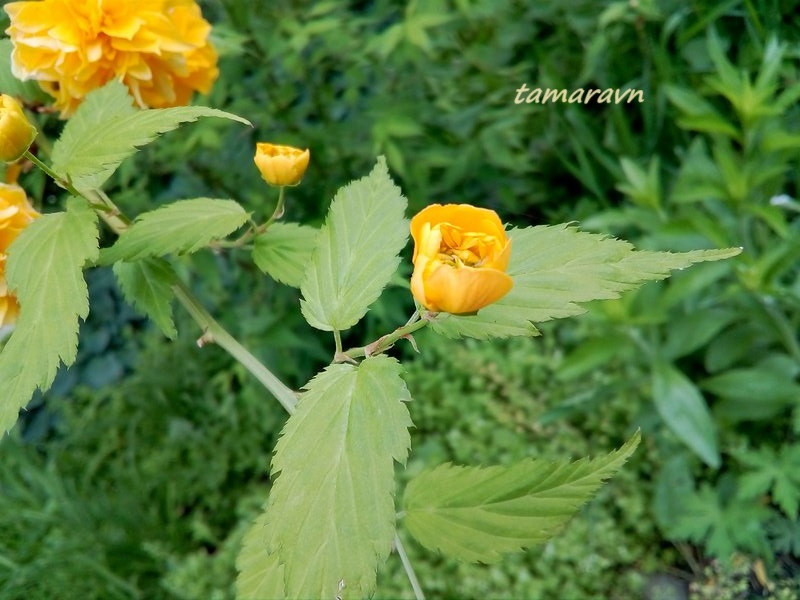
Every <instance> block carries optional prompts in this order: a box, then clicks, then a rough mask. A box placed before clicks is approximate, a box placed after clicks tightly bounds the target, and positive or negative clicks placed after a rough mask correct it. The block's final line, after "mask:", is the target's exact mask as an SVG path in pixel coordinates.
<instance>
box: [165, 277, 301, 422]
mask: <svg viewBox="0 0 800 600" xmlns="http://www.w3.org/2000/svg"><path fill="white" fill-rule="evenodd" d="M172 290H173V292H174V293H175V296H176V297H177V298H178V301H179V302H180V303H181V304H182V305H183V307H184V308H185V309H186V310H187V311H188V312H189V314H190V315H191V316H192V318H193V319H194V320H195V322H197V324H198V325H200V327H201V329H202V330H203V337H201V338H200V341H201V342H202V341H203V340H205V341H209V342H214V343H216V344H217V345H219V346H220V347H221V348H223V349H224V350H225V351H227V352H228V354H230V355H231V356H232V357H233V358H235V359H236V360H238V361H239V362H240V363H241V364H242V366H243V367H244V368H245V369H247V370H248V371H250V373H251V374H252V375H253V376H254V377H255V378H256V379H258V381H260V382H261V384H262V385H263V386H264V387H265V388H267V390H268V391H269V392H270V393H272V395H273V396H275V398H276V399H277V400H278V402H280V403H281V405H282V406H283V408H285V409H286V412H288V413H289V414H290V415H292V414H294V412H295V408H296V406H297V395H296V394H295V393H294V392H293V391H292V390H291V389H289V388H288V387H286V386H285V385H284V384H283V382H282V381H281V380H280V379H278V378H277V377H276V376H275V375H273V374H272V371H270V370H269V369H268V368H267V367H265V366H264V365H263V364H262V363H261V361H259V360H258V359H257V358H256V357H255V356H253V355H252V354H251V353H250V351H249V350H247V348H245V347H244V346H242V345H241V344H240V343H239V342H238V341H237V340H236V338H234V337H233V336H232V335H231V334H230V333H228V331H227V330H226V329H225V328H224V327H223V326H222V325H220V324H219V323H218V322H217V321H216V320H215V319H214V317H212V316H211V315H210V314H209V312H208V311H207V310H206V309H205V308H204V307H203V306H202V305H201V304H200V303H199V302H198V301H197V299H196V298H195V297H194V296H193V295H192V293H191V291H190V290H189V288H187V287H186V284H184V283H183V282H181V281H179V282H178V283H176V284H175V285H174V286H173V287H172Z"/></svg>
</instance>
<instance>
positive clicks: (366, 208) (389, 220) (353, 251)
mask: <svg viewBox="0 0 800 600" xmlns="http://www.w3.org/2000/svg"><path fill="white" fill-rule="evenodd" d="M405 209H406V199H405V198H404V197H403V195H402V194H401V192H400V188H398V187H397V186H396V185H395V184H394V182H392V179H391V178H390V177H389V170H388V169H387V167H386V160H385V159H384V158H383V157H380V158H379V159H378V164H377V165H375V168H374V169H373V170H372V172H371V173H370V174H369V175H367V176H366V177H362V178H361V179H359V180H357V181H354V182H352V183H349V184H348V185H346V186H344V187H343V188H341V189H340V190H339V191H338V192H337V193H336V197H335V198H334V199H333V203H332V204H331V208H330V211H329V212H328V217H327V219H326V220H325V225H324V226H323V227H322V230H321V231H320V233H319V237H318V238H317V246H316V248H315V249H314V254H313V257H312V261H311V265H310V266H309V268H308V271H307V273H306V278H305V280H304V281H303V285H302V287H301V290H302V292H303V300H302V302H301V307H302V310H303V315H304V316H305V318H306V320H307V321H308V322H309V323H310V324H311V325H312V326H313V327H316V328H317V329H323V330H325V331H331V330H334V329H336V330H342V329H347V328H349V327H352V326H353V325H355V324H356V323H357V322H358V320H359V319H360V318H361V317H363V316H364V315H365V314H366V312H367V309H368V308H369V305H370V304H372V303H373V302H374V301H375V300H377V299H378V296H379V295H380V293H381V291H382V290H383V288H384V287H385V286H386V284H387V283H388V282H389V280H390V279H391V277H392V274H393V273H394V272H395V270H396V269H397V265H398V264H399V262H400V258H399V257H398V254H399V253H400V251H401V250H402V249H403V246H405V244H406V239H407V238H408V221H406V219H405V218H404V217H403V214H404V212H405Z"/></svg>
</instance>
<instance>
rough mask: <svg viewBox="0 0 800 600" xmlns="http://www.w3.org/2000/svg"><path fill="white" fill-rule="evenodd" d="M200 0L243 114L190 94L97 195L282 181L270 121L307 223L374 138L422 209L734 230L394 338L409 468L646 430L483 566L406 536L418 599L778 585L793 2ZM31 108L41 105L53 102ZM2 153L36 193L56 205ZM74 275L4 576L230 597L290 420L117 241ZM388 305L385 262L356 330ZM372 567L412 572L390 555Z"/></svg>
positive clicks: (370, 324)
mask: <svg viewBox="0 0 800 600" xmlns="http://www.w3.org/2000/svg"><path fill="white" fill-rule="evenodd" d="M203 6H204V11H205V14H206V15H207V16H208V17H209V18H210V19H211V20H212V21H213V22H214V23H215V25H216V27H215V36H216V39H217V44H218V47H219V48H220V49H221V50H222V53H223V58H222V63H221V72H222V75H221V80H220V81H219V82H218V83H217V85H216V86H215V88H214V90H213V92H212V93H211V95H210V97H208V98H204V99H202V103H203V104H207V105H208V106H212V107H214V108H219V109H223V110H227V111H230V112H233V113H235V114H239V115H242V116H244V117H246V118H248V119H249V120H250V121H252V122H253V123H254V124H255V125H256V129H255V131H248V130H246V129H245V128H242V127H226V126H225V124H224V123H223V122H216V120H213V119H211V120H206V121H204V122H201V123H198V124H194V125H190V126H187V127H186V128H185V129H183V130H182V132H183V134H182V135H177V134H167V135H165V136H164V138H163V139H161V140H159V141H158V142H157V143H156V144H154V145H152V146H149V147H147V148H146V149H145V150H144V151H143V152H141V153H140V154H139V155H137V156H135V157H133V158H132V159H129V160H128V161H127V162H125V163H124V164H123V166H122V168H121V169H120V171H119V172H118V173H117V174H116V175H114V176H113V178H112V180H111V182H110V186H109V187H108V191H109V193H110V194H111V195H112V196H113V197H114V198H115V200H117V201H118V203H119V204H120V205H122V207H123V208H124V209H125V210H126V211H127V212H129V213H131V214H136V213H138V212H141V211H143V210H146V209H150V208H152V207H153V205H154V204H156V205H157V204H159V203H163V202H166V201H168V200H174V199H176V198H187V197H196V196H199V197H208V198H224V197H235V198H237V199H238V200H239V201H240V202H242V203H243V205H244V206H245V207H246V208H247V209H248V210H253V211H255V212H256V214H257V215H258V216H265V215H269V214H270V213H271V212H272V208H273V206H274V202H275V195H274V194H272V193H271V190H269V189H267V188H266V187H265V186H264V185H263V183H262V182H261V181H260V177H259V176H258V173H257V171H256V170H255V169H254V168H253V165H252V148H253V146H254V143H255V140H257V139H258V140H267V139H268V140H275V141H279V142H283V143H289V144H294V145H298V146H302V147H309V148H310V149H311V154H312V162H311V167H310V168H309V171H308V174H307V176H306V178H305V180H304V182H303V185H302V186H300V187H298V188H295V189H292V190H291V193H290V194H289V205H288V216H289V218H290V219H291V220H292V221H303V222H308V223H310V224H317V225H318V224H319V223H320V221H321V217H322V215H323V214H324V212H325V211H326V210H327V207H328V205H329V202H330V200H331V199H332V197H333V194H334V192H335V190H336V189H337V188H338V187H339V186H341V185H342V184H344V183H346V182H347V181H349V180H351V179H354V178H356V177H360V176H362V175H363V174H365V173H367V172H368V171H369V170H370V168H371V167H372V165H373V164H374V160H375V156H376V155H377V154H385V155H386V157H387V161H388V166H389V170H390V172H391V173H392V176H393V177H394V178H395V180H396V181H397V182H398V184H399V185H400V187H401V189H402V191H403V194H404V195H405V196H406V197H407V198H408V199H409V204H410V206H409V208H410V211H412V212H413V211H416V210H418V209H419V208H421V207H423V206H424V205H426V204H428V203H431V202H443V203H444V202H471V203H474V204H477V205H482V206H488V207H490V208H494V209H496V210H498V211H499V212H500V213H501V215H503V217H504V218H505V219H506V220H508V221H510V222H514V223H515V224H517V225H525V224H532V225H535V224H542V223H554V222H558V221H568V220H576V221H578V222H579V223H580V226H581V227H582V228H584V229H591V230H595V231H598V232H607V233H612V234H615V235H619V236H621V237H624V238H626V239H629V240H631V241H633V242H634V243H635V245H636V246H637V247H638V248H643V249H652V250H689V249H694V248H704V247H716V246H731V245H736V246H743V247H744V248H745V252H744V254H743V255H742V256H741V257H740V258H738V259H736V260H734V261H726V262H724V263H716V264H710V265H701V266H696V267H693V268H692V269H691V270H690V271H688V272H687V273H686V274H684V275H682V276H678V277H675V278H673V279H672V280H671V281H670V282H669V283H665V284H661V283H659V284H649V285H647V286H646V287H644V288H643V289H642V290H640V291H639V292H637V293H635V294H629V295H627V296H626V297H625V298H623V299H622V300H619V301H609V302H604V303H598V304H597V305H596V306H595V307H593V310H592V311H591V313H590V314H589V315H587V316H584V317H580V318H578V319H573V320H569V321H563V322H560V323H558V324H556V325H551V326H546V327H543V336H542V337H541V338H538V339H534V340H513V341H508V342H492V343H477V342H474V341H469V340H465V341H448V340H445V339H441V338H438V337H436V336H434V335H432V333H431V332H426V333H425V334H424V336H420V339H419V342H420V346H421V348H422V350H423V353H422V354H421V355H419V356H415V357H414V359H413V360H412V361H411V362H410V363H409V362H407V363H406V364H408V372H407V374H406V376H405V378H406V381H407V384H408V387H409V390H410V392H411V394H412V396H413V397H414V398H415V401H414V402H412V403H410V404H409V410H410V412H411V417H412V419H413V421H414V423H415V425H416V429H414V430H412V447H413V448H414V452H413V453H412V460H411V462H410V464H409V466H408V471H407V473H406V474H402V475H401V476H402V477H407V476H411V475H413V474H415V473H417V472H419V471H420V470H421V469H422V468H423V466H425V465H428V464H432V463H434V462H441V461H445V460H452V461H454V462H457V463H484V464H489V463H493V464H503V463H504V462H510V461H511V460H515V459H520V458H523V457H545V458H562V457H564V456H567V455H569V456H583V455H587V454H594V453H597V452H599V451H607V450H609V449H611V448H612V447H618V446H619V445H620V444H621V442H622V441H623V440H624V439H626V438H627V437H629V436H630V434H631V433H632V431H633V430H635V429H636V428H637V427H641V428H642V432H643V439H644V440H645V443H644V444H643V446H642V447H640V450H639V452H638V453H637V454H636V455H635V457H634V459H633V461H632V462H631V463H630V464H629V465H628V467H627V468H626V469H623V470H622V472H621V473H620V475H618V476H617V477H616V478H615V479H614V481H613V483H612V484H611V485H609V486H607V487H606V488H604V489H603V490H602V492H601V493H600V496H599V498H598V499H597V500H596V501H595V502H593V503H592V504H591V505H590V506H589V507H588V508H587V509H586V510H584V511H583V513H582V514H581V515H580V517H579V518H577V519H575V520H573V521H572V522H571V523H570V524H569V525H568V527H567V529H566V530H565V531H564V533H563V534H562V535H561V536H560V537H557V538H555V539H554V540H553V541H551V542H550V543H548V544H547V545H545V546H543V547H540V548H535V549H533V550H531V551H528V552H527V553H525V554H523V555H518V556H514V557H511V558H509V559H506V560H504V561H503V562H501V563H498V564H495V565H492V566H475V565H459V564H457V563H454V562H450V561H447V560H444V559H442V558H440V557H437V556H435V555H432V554H431V553H429V552H427V551H423V550H421V549H419V548H418V547H416V546H414V545H413V544H411V543H409V544H408V545H409V546H410V548H409V550H410V551H411V552H412V554H413V555H414V556H413V557H412V558H413V559H414V563H415V565H417V569H418V575H419V576H420V579H421V580H422V581H423V585H424V586H425V588H426V590H428V592H429V594H430V596H431V597H442V598H449V597H530V598H536V597H542V598H547V597H553V596H554V595H556V594H558V595H559V597H563V598H568V599H572V598H575V599H580V598H594V597H605V598H629V597H634V596H639V597H641V596H642V595H644V596H645V597H649V598H685V597H687V596H688V595H691V596H692V597H694V598H698V599H699V598H747V597H753V596H756V597H773V598H791V597H795V596H796V595H797V594H798V583H797V581H798V575H797V574H798V571H800V562H798V561H800V524H799V523H798V503H799V502H800V479H798V475H797V474H798V473H800V469H798V466H800V450H798V448H800V445H799V443H798V433H800V405H798V399H800V393H798V392H800V388H798V383H797V376H798V373H799V372H800V346H798V339H797V331H798V327H799V326H800V278H798V253H800V244H798V240H800V235H798V233H800V232H798V227H800V222H799V221H798V219H797V214H798V212H800V204H799V203H798V201H797V198H798V193H799V192H798V180H797V177H798V175H797V174H798V170H797V166H798V165H797V162H798V161H797V159H798V152H797V150H798V147H799V146H800V122H799V120H800V114H799V113H798V108H797V100H798V98H800V80H799V78H798V65H799V61H798V59H800V45H799V42H800V16H798V14H799V12H800V11H797V10H796V9H797V3H795V2H788V1H787V2H781V1H777V0H775V1H758V0H752V1H745V2H738V1H730V2H723V3H709V4H703V3H693V2H686V1H678V0H675V1H662V2H652V1H641V2H638V3H627V2H602V3H598V2H589V1H588V0H579V1H577V2H571V3H566V4H562V3H557V2H543V3H522V4H521V3H518V2H514V1H512V0H497V1H495V0H476V1H467V0H450V1H444V0H441V1H438V0H434V1H432V2H425V3H422V2H409V3H401V2H392V1H388V0H375V1H373V2H344V1H337V0H331V1H323V2H310V1H309V2H290V1H288V0H285V1H277V2H269V3H267V2H258V3H251V2H244V1H242V0H214V1H209V2H205V3H203ZM522 83H527V84H528V85H529V87H534V86H536V87H553V88H562V87H563V88H568V89H575V88H578V87H587V88H588V87H592V88H594V87H597V88H606V87H614V88H624V87H634V88H638V89H642V90H644V93H645V102H644V103H642V104H639V105H613V104H612V105H596V104H590V105H568V104H556V105H553V104H548V105H536V104H522V105H515V104H514V103H513V98H514V96H515V90H516V89H517V88H518V87H519V86H520V85H521V84H522ZM40 125H41V126H42V128H43V129H44V130H45V131H48V132H51V133H54V134H55V133H57V132H58V131H59V129H60V127H61V124H60V123H59V122H58V121H57V120H55V119H53V118H50V117H47V116H46V115H42V117H41V121H40ZM40 151H42V152H44V153H46V152H47V148H42V149H40ZM24 177H25V178H24V180H23V184H24V185H25V186H26V188H27V189H28V190H29V193H30V194H31V195H32V196H33V197H34V200H35V201H36V202H38V203H39V205H40V206H44V207H46V208H47V207H49V206H51V205H53V204H54V203H56V202H59V201H60V200H59V197H60V195H59V193H58V190H57V189H55V188H50V187H49V186H48V185H46V184H45V183H44V180H43V179H41V178H39V177H38V176H37V175H36V174H35V173H30V174H28V175H26V176H24ZM106 244H107V240H106ZM182 261H183V263H181V264H180V266H181V267H182V268H183V269H184V272H183V273H182V274H183V275H184V279H186V278H187V276H188V274H189V273H194V274H196V281H195V282H194V287H195V288H196V290H197V291H198V293H200V294H201V296H202V297H203V298H204V299H205V301H206V304H207V305H208V306H216V307H220V310H219V313H218V314H219V316H220V318H222V319H223V320H224V322H225V324H226V325H227V326H229V327H230V328H231V329H232V330H233V331H234V332H235V333H236V334H238V335H239V336H240V337H241V338H242V341H243V342H244V343H245V344H246V345H247V346H248V347H249V348H251V349H252V350H253V351H254V352H255V353H256V354H257V355H258V356H259V357H260V358H262V359H263V360H264V361H265V362H266V363H267V364H269V365H270V366H271V367H273V368H274V369H275V370H276V371H277V372H278V374H279V375H281V376H282V377H283V378H284V380H285V381H286V382H287V383H288V384H289V385H291V386H292V387H295V388H297V387H299V386H300V385H302V384H304V383H305V382H306V381H307V380H308V379H309V378H310V377H311V375H313V373H315V372H316V371H318V370H319V369H320V368H321V367H322V366H324V365H325V364H326V363H327V362H328V360H329V358H330V355H331V353H332V350H333V349H332V347H331V346H332V345H331V343H330V341H329V338H328V337H327V336H318V335H317V333H315V332H314V331H312V330H311V329H310V328H308V327H307V326H306V325H305V323H304V322H303V321H302V317H301V316H300V314H299V312H298V311H297V307H298V305H299V301H298V296H297V292H296V291H295V290H293V289H290V288H288V287H285V286H280V285H278V284H275V283H273V282H271V281H270V280H269V279H268V278H266V277H264V276H262V275H261V274H260V272H259V271H258V270H257V269H256V268H255V267H254V266H253V265H252V262H251V261H250V258H249V257H248V256H247V255H246V254H245V253H243V252H242V253H241V254H239V253H237V252H230V253H220V254H212V253H199V254H196V255H193V256H192V257H187V258H185V259H182ZM89 287H90V294H92V300H93V304H92V307H93V309H92V313H91V314H90V316H89V319H88V320H87V322H86V323H84V324H83V325H82V330H81V347H80V349H79V356H78V361H77V363H76V365H75V367H74V368H73V369H71V370H70V371H69V372H66V373H61V374H59V376H58V378H57V382H56V386H55V387H54V389H53V390H52V391H51V392H50V393H49V394H48V397H47V398H45V399H42V400H40V401H37V402H36V403H34V405H33V407H32V410H30V412H29V413H28V414H27V416H26V419H25V421H24V423H21V425H20V426H18V427H17V429H16V430H15V433H13V434H12V435H11V436H9V437H8V438H7V439H5V440H4V441H3V442H2V446H0V451H2V452H3V460H2V461H0V492H1V493H0V503H2V504H3V506H2V510H0V596H2V597H3V598H51V597H67V598H76V599H77V598H179V599H195V598H197V599H199V598H230V597H232V587H231V582H232V581H233V579H234V572H233V560H234V558H235V555H236V553H237V552H238V548H239V545H240V542H241V537H242V535H243V534H244V531H245V529H246V527H247V525H248V523H249V522H250V521H251V520H252V518H253V516H254V515H255V514H256V513H257V510H258V507H259V505H260V504H261V501H262V499H263V489H264V486H265V484H266V481H267V471H266V467H267V465H268V464H269V458H270V453H271V451H272V448H273V447H274V442H275V439H274V436H273V434H274V432H277V431H278V430H279V428H280V426H281V425H282V423H283V421H284V418H285V417H284V416H283V414H282V413H281V410H280V408H279V407H278V406H277V404H276V403H274V402H273V401H272V400H271V399H269V398H266V397H265V396H264V393H263V392H262V391H261V389H260V388H259V386H258V384H257V383H255V382H253V381H252V380H251V379H250V378H249V377H248V376H247V375H246V374H245V373H244V372H243V371H242V369H241V368H240V367H238V366H237V365H235V364H234V363H231V362H230V360H229V359H228V358H227V356H226V355H224V353H223V352H222V351H220V350H219V349H217V348H214V347H213V346H211V347H206V348H204V349H203V350H200V351H198V350H197V348H196V346H195V345H194V337H195V336H196V335H197V332H196V331H195V329H194V328H193V326H192V324H191V323H189V322H188V320H187V319H185V318H184V317H183V315H181V314H180V313H178V314H176V326H177V330H178V337H177V339H176V340H175V341H174V342H167V341H165V340H164V338H163V337H162V336H161V334H160V333H159V331H158V330H157V329H156V328H155V327H153V326H152V325H151V324H149V323H146V322H144V321H143V320H142V319H140V318H139V317H138V316H137V315H136V313H134V312H132V311H131V310H130V309H129V308H128V307H126V305H125V304H124V302H123V301H122V300H121V294H120V293H119V291H118V290H117V289H116V287H115V286H114V284H113V282H112V278H111V274H110V273H109V272H108V270H107V269H103V268H99V269H97V270H95V271H93V272H91V273H90V274H89ZM98 298H100V299H101V300H102V303H103V304H97V303H96V302H95V301H96V300H97V299H98ZM223 307H224V310H222V308H223ZM410 307H411V302H410V294H409V293H408V291H407V289H405V288H404V283H403V282H402V281H400V280H398V281H397V282H396V285H395V286H394V287H393V288H391V289H390V290H389V291H388V292H387V293H386V294H385V295H384V299H383V301H382V302H381V304H380V305H379V306H378V307H376V308H375V309H373V310H372V311H371V312H370V313H369V315H368V318H367V321H366V325H365V326H364V327H362V328H359V329H357V330H356V331H354V332H351V335H352V340H350V341H352V343H353V344H356V343H359V342H361V341H363V339H374V338H375V337H377V336H378V335H380V334H383V333H385V332H386V331H388V330H390V329H393V328H394V327H396V326H397V325H398V324H401V323H402V322H404V321H405V319H406V318H407V316H408V313H409V311H410ZM347 342H348V340H345V345H346V346H347V345H348V344H347ZM299 356H302V360H300V359H298V357H299ZM208 373H212V375H211V377H210V378H209V376H208ZM110 383H115V385H114V386H110V385H108V384H110ZM678 406H681V407H682V408H683V410H684V412H685V411H689V413H690V414H692V411H695V412H696V411H703V410H707V412H708V415H709V419H708V422H709V423H710V427H707V428H705V429H703V430H697V431H695V430H692V429H691V428H687V427H686V426H685V423H682V422H680V421H677V420H676V419H677V416H679V415H680V414H682V413H680V412H679V411H678V410H676V409H677V407H678ZM705 406H707V407H708V409H704V408H703V407H705ZM65 590H68V591H66V592H65ZM64 594H69V595H68V596H65V595H64ZM377 595H378V597H384V598H394V597H398V596H404V597H407V596H410V590H409V589H408V587H407V582H406V581H405V579H404V576H403V574H402V570H401V568H400V566H399V563H398V562H397V560H396V557H393V558H392V559H390V562H389V563H388V564H387V568H386V569H385V570H384V571H383V572H381V573H379V591H378V594H377Z"/></svg>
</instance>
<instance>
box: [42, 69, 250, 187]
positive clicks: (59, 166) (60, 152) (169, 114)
mask: <svg viewBox="0 0 800 600" xmlns="http://www.w3.org/2000/svg"><path fill="white" fill-rule="evenodd" d="M201 117H219V118H223V119H230V120H232V121H238V122H239V123H244V124H245V125H251V123H250V122H249V121H248V120H247V119H243V118H241V117H238V116H236V115H233V114H231V113H227V112H224V111H221V110H216V109H213V108H208V107H205V106H180V107H177V108H159V109H149V110H139V109H137V108H134V106H133V99H132V98H131V97H130V96H129V95H128V90H127V88H126V87H125V86H124V85H123V84H122V83H121V82H119V81H117V80H112V81H111V82H109V83H108V84H106V85H105V86H104V87H102V88H100V89H97V90H94V91H93V92H91V93H89V94H88V95H87V96H86V99H85V100H84V101H83V102H82V103H81V105H80V106H79V107H78V110H76V111H75V114H74V115H72V117H71V118H70V119H69V121H67V124H66V125H65V126H64V131H63V132H62V134H61V137H60V138H59V139H58V141H57V142H56V143H55V144H54V145H53V164H52V167H53V170H55V171H56V173H58V174H59V175H61V176H62V177H65V178H67V179H69V180H70V181H71V182H72V184H73V185H74V186H75V187H76V188H77V189H78V190H87V189H93V188H98V187H100V186H101V185H102V184H103V183H104V182H105V181H106V180H107V179H108V178H109V177H110V176H111V174H112V173H113V172H114V171H115V170H116V168H117V167H118V166H119V164H120V163H121V162H122V161H123V160H125V159H126V158H128V157H129V156H131V155H132V154H134V153H135V152H136V150H137V149H138V148H139V147H141V146H144V145H145V144H148V143H150V142H152V141H153V140H154V139H156V137H158V135H159V134H162V133H166V132H167V131H172V130H173V129H175V128H177V127H178V126H179V125H181V124H182V123H187V122H191V121H196V120H197V119H199V118H201Z"/></svg>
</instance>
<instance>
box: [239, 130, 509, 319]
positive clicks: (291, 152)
mask: <svg viewBox="0 0 800 600" xmlns="http://www.w3.org/2000/svg"><path fill="white" fill-rule="evenodd" d="M309 158H310V155H309V152H308V150H300V149H298V148H293V147H291V146H279V145H275V144H267V143H259V144H258V145H257V146H256V155H255V157H254V159H253V160H254V162H255V163H256V166H257V167H258V170H259V171H260V172H261V176H262V177H263V178H264V181H266V182H267V183H269V184H270V185H274V186H288V185H297V184H298V183H299V182H300V180H301V179H302V177H303V174H304V173H305V171H306V167H308V161H309ZM411 237H413V238H414V258H413V262H414V273H413V274H412V276H411V293H412V294H413V295H414V298H415V299H416V300H417V302H419V304H420V305H421V306H423V307H424V308H425V309H427V310H429V311H431V312H447V313H452V314H456V315H463V314H472V313H475V312H477V311H478V310H479V309H481V308H483V307H484V306H488V305H489V304H492V303H493V302H497V301H498V300H500V298H502V297H503V296H505V295H506V294H507V293H508V292H509V291H510V290H511V288H512V287H513V285H514V281H513V279H512V278H511V277H510V276H509V275H508V274H507V273H506V269H507V268H508V261H509V259H510V257H511V240H509V239H508V238H507V236H506V232H505V228H504V227H503V223H502V222H501V221H500V217H498V216H497V213H496V212H494V211H493V210H489V209H486V208H478V207H475V206H472V205H469V204H447V205H444V206H442V205H440V204H432V205H431V206H428V207H427V208H425V209H424V210H422V211H420V212H419V213H418V214H417V215H416V216H415V217H414V218H413V219H412V220H411Z"/></svg>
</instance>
